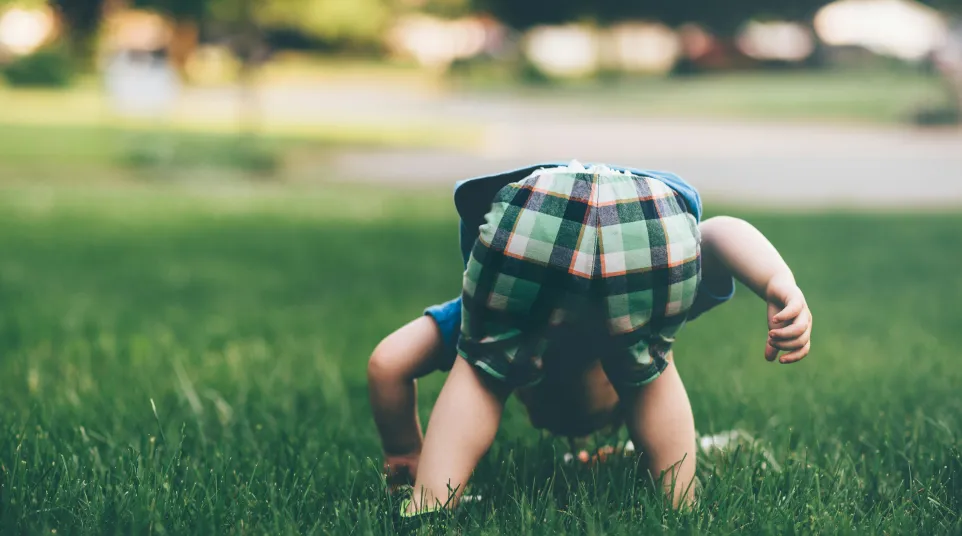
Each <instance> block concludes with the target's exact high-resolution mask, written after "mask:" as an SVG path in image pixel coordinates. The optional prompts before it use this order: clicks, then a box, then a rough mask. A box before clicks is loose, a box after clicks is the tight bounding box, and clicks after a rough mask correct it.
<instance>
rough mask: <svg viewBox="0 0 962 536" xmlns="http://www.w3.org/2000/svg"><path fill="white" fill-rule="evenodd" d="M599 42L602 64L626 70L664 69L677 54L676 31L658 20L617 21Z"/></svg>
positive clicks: (679, 49)
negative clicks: (649, 21)
mask: <svg viewBox="0 0 962 536" xmlns="http://www.w3.org/2000/svg"><path fill="white" fill-rule="evenodd" d="M602 42H603V46H602V54H603V56H602V58H601V62H602V64H603V65H605V66H606V67H613V68H616V69H618V70H621V71H626V72H640V73H659V74H661V73H667V72H668V71H670V70H671V69H672V67H674V66H675V62H676V61H678V57H679V55H680V54H681V39H680V38H679V36H678V34H677V33H675V32H674V31H673V30H672V29H671V28H669V27H668V26H665V25H664V24H659V23H648V22H634V23H624V24H618V25H616V26H613V27H612V28H611V29H610V30H608V31H607V32H604V34H602Z"/></svg>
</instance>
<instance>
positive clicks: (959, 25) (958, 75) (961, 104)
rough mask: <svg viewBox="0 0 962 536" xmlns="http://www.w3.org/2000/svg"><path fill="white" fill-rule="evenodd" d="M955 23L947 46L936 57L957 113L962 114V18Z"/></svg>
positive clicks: (937, 67) (951, 28)
mask: <svg viewBox="0 0 962 536" xmlns="http://www.w3.org/2000/svg"><path fill="white" fill-rule="evenodd" d="M953 23H954V24H952V25H951V26H950V30H949V38H948V40H947V42H946V44H945V46H944V47H943V48H942V50H941V51H940V52H939V53H938V54H937V55H936V59H935V67H936V69H938V71H939V74H941V75H942V78H943V79H944V80H945V84H946V87H948V89H949V91H950V93H951V94H952V96H953V97H954V104H955V107H956V111H957V112H958V113H960V114H962V17H958V18H956V19H955V20H954V21H953Z"/></svg>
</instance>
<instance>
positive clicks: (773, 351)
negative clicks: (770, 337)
mask: <svg viewBox="0 0 962 536" xmlns="http://www.w3.org/2000/svg"><path fill="white" fill-rule="evenodd" d="M777 357H778V348H775V347H774V346H772V345H771V341H769V343H767V344H765V360H766V361H775V359H776V358H777Z"/></svg>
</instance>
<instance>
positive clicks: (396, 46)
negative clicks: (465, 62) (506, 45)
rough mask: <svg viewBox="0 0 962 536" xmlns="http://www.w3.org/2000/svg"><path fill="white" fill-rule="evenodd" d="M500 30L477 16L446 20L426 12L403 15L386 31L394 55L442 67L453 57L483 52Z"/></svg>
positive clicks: (425, 64) (496, 38)
mask: <svg viewBox="0 0 962 536" xmlns="http://www.w3.org/2000/svg"><path fill="white" fill-rule="evenodd" d="M499 32H503V30H501V29H500V27H499V26H498V25H496V24H494V23H492V22H490V21H485V20H484V19H481V18H476V17H466V18H462V19H455V20H447V19H441V18H437V17H431V16H428V15H410V16H407V17H403V18H402V19H400V20H399V21H398V23H397V24H396V25H395V26H394V28H393V29H392V30H391V32H390V34H389V35H388V46H389V47H390V48H391V50H392V52H393V53H394V54H395V55H399V56H407V57H412V58H414V59H415V60H416V61H417V62H418V63H419V64H421V65H424V66H426V67H436V68H446V67H447V66H448V65H450V64H451V63H452V62H454V61H455V60H459V59H466V58H471V57H474V56H477V55H479V54H481V53H482V52H485V51H486V50H488V49H489V48H491V47H492V46H494V42H496V41H497V40H498V39H499V37H500V35H499Z"/></svg>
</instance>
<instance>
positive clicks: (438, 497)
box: [408, 359, 510, 514]
mask: <svg viewBox="0 0 962 536" xmlns="http://www.w3.org/2000/svg"><path fill="white" fill-rule="evenodd" d="M509 394H510V390H509V389H507V388H506V387H505V386H504V385H496V384H494V382H493V381H492V380H490V379H489V378H487V377H486V376H483V375H482V373H481V372H479V371H478V370H477V369H476V368H474V367H473V366H471V365H470V364H469V363H468V362H467V361H465V360H463V359H458V360H457V361H456V362H455V363H454V368H452V369H451V374H450V375H449V376H448V379H447V381H445V382H444V387H443V388H442V389H441V394H440V395H439V396H438V401H437V403H436V404H435V406H434V411H433V412H432V413H431V422H430V423H429V425H428V433H427V437H426V438H425V441H424V450H423V451H422V453H421V464H420V468H419V469H418V477H417V482H416V483H415V485H414V494H413V496H412V502H411V504H410V505H409V508H408V513H409V514H413V513H418V512H423V511H430V510H434V509H437V507H438V506H439V505H444V506H447V507H448V508H452V507H454V506H455V505H456V504H457V501H458V499H459V498H460V497H461V494H462V493H463V492H464V486H465V484H467V482H468V478H469V477H470V476H471V473H472V472H473V471H474V468H475V467H476V466H477V464H478V461H479V460H481V457H482V456H484V454H485V453H486V452H487V451H488V449H489V448H490V447H491V443H492V442H493V441H494V436H495V434H497V432H498V425H499V424H500V422H501V413H502V412H503V411H504V403H505V400H506V399H507V397H508V395H509ZM449 490H452V491H455V492H456V494H455V495H454V496H453V497H452V496H451V495H450V493H449Z"/></svg>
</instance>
